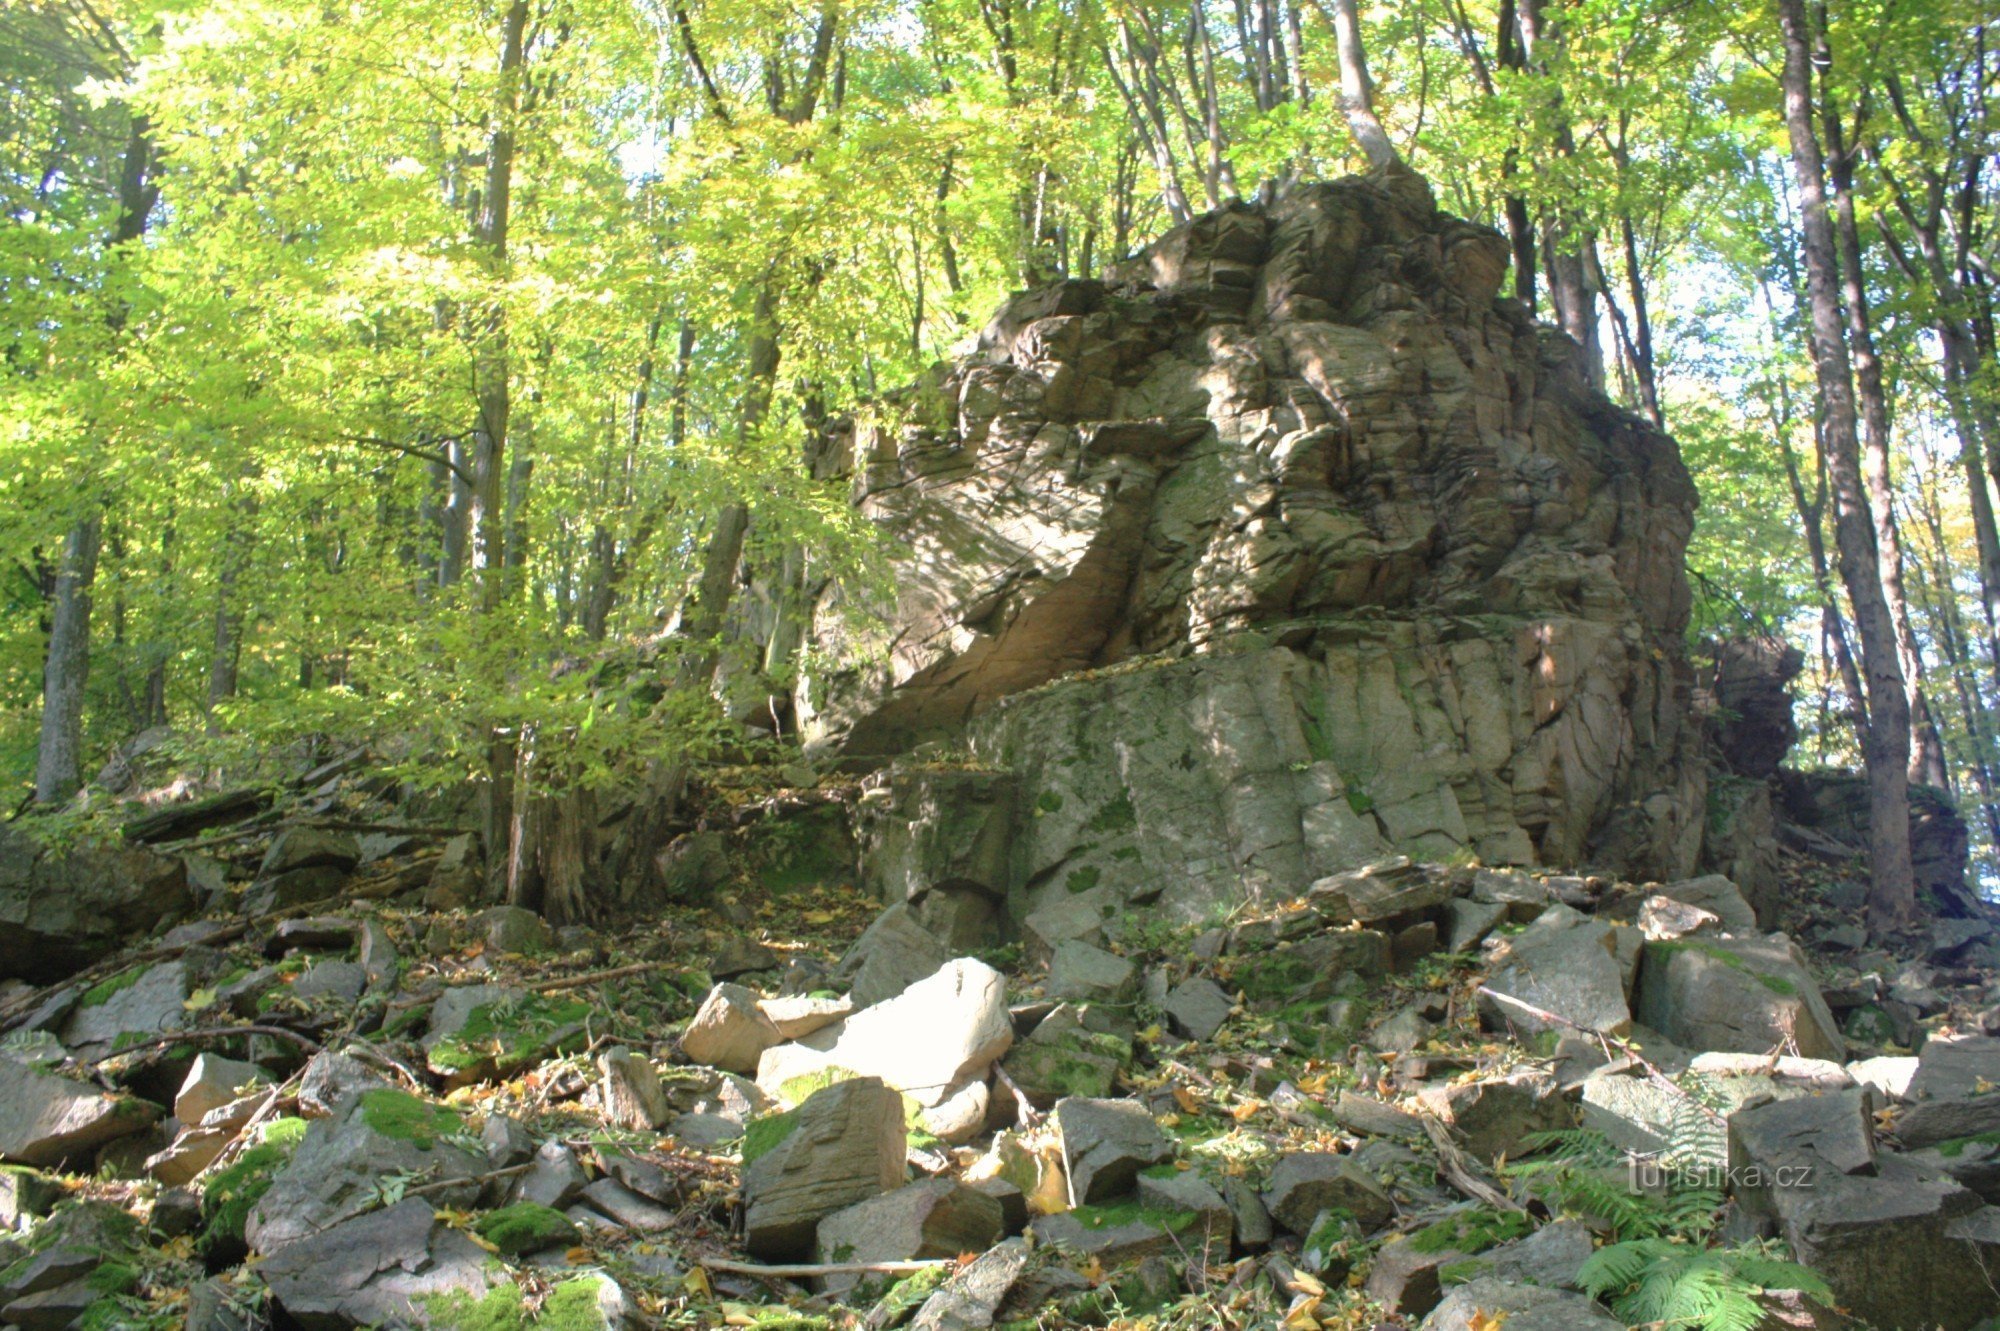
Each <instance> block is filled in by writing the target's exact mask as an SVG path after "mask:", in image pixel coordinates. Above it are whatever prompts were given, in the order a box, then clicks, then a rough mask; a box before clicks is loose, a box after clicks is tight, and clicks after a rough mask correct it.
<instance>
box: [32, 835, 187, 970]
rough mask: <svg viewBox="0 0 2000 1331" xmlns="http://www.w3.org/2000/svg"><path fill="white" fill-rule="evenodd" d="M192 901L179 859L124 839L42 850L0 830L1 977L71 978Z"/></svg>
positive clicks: (184, 872) (165, 920)
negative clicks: (156, 852)
mask: <svg viewBox="0 0 2000 1331" xmlns="http://www.w3.org/2000/svg"><path fill="white" fill-rule="evenodd" d="M195 904H196V903H195V894H194V892H193V891H192V890H191V889H190V887H189V886H188V878H187V869H186V866H185V865H184V864H183V863H182V862H181V860H180V859H179V858H178V857H176V856H169V855H157V854H155V853H154V852H152V851H150V850H147V849H145V848H144V847H142V846H136V845H132V844H129V843H127V842H125V841H123V840H119V839H110V840H102V839H98V838H86V839H84V840H82V841H79V842H77V843H76V844H74V845H71V846H68V847H66V848H58V847H55V846H52V845H51V846H44V845H42V844H40V843H38V842H37V841H35V840H34V839H33V838H32V837H31V836H30V835H29V834H28V833H26V832H24V831H22V830H20V829H19V828H17V827H0V980H6V979H23V980H27V981H29V982H30V983H32V984H52V983H54V982H56V981H58V980H62V979H66V978H67V977H69V976H71V975H73V974H75V973H76V972H77V971H79V970H81V969H83V968H84V967H85V966H88V965H90V964H91V963H93V962H95V961H98V960H100V959H102V958H103V957H105V956H108V955H109V954H110V953H111V952H112V951H113V950H114V949H116V948H117V947H118V946H119V945H120V944H121V943H123V942H124V941H125V940H126V939H128V938H132V937H134V936H137V935H139V934H142V933H148V932H151V931H152V930H154V929H157V928H158V927H159V926H160V925H161V924H163V923H165V922H167V921H169V920H171V919H173V918H174V917H175V916H177V915H180V914H182V913H184V912H186V911H190V910H192V909H193V908H194V906H195Z"/></svg>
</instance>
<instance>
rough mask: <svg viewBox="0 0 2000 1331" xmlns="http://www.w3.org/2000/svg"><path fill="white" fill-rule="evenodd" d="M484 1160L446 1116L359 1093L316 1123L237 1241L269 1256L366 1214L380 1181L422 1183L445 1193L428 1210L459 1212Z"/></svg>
mask: <svg viewBox="0 0 2000 1331" xmlns="http://www.w3.org/2000/svg"><path fill="white" fill-rule="evenodd" d="M488 1168H489V1166H488V1164H487V1161H486V1152H485V1151H484V1149H482V1148H481V1147H480V1146H479V1144H478V1143H477V1141H476V1140H474V1139H472V1138H471V1137H470V1134H469V1133H468V1132H467V1130H466V1127H465V1124H464V1122H463V1121H462V1120H461V1119H460V1118H459V1116H458V1115H457V1114H455V1113H453V1112H452V1111H451V1110H449V1109H446V1108H444V1107H443V1106H441V1105H434V1104H430V1103H429V1102H427V1101H424V1100H421V1099H419V1098H418V1097H416V1096H414V1095H411V1094H409V1093H408V1092H405V1091H397V1090H387V1089H382V1090H372V1091H363V1092H361V1093H360V1094H359V1095H355V1096H352V1097H350V1098H349V1099H347V1100H346V1101H344V1102H342V1103H341V1105H340V1106H339V1107H338V1108H336V1109H335V1111H334V1113H333V1116H332V1117H330V1118H323V1119H316V1120H314V1121H313V1122H312V1124H311V1126H309V1127H308V1128H307V1129H306V1133H305V1137H304V1138H303V1139H302V1140H301V1141H300V1142H299V1146H298V1149H297V1150H296V1151H294V1152H293V1153H292V1157H291V1159H290V1160H288V1161H287V1162H286V1163H285V1165H284V1166H283V1167H282V1168H280V1169H279V1170H278V1172H277V1173H276V1174H275V1175H273V1176H272V1179H271V1186H270V1189H269V1190H268V1191H266V1192H265V1193H264V1195H263V1196H262V1197H261V1198H260V1199H259V1200H258V1202H257V1204H256V1205H255V1206H253V1207H251V1209H250V1214H249V1217H248V1219H247V1220H246V1221H245V1222H244V1226H243V1236H244V1239H245V1240H246V1241H247V1242H248V1243H249V1245H250V1247H251V1249H252V1250H253V1251H255V1252H258V1253H261V1254H265V1255H269V1254H271V1253H275V1252H279V1251H281V1250H283V1249H284V1248H286V1247H287V1246H289V1245H290V1244H293V1243H296V1242H298V1241H299V1240H301V1239H304V1238H307V1237H309V1236H311V1235H314V1234H318V1233H319V1232H320V1231H322V1230H325V1229H328V1228H330V1227H331V1226H334V1225H337V1224H339V1223H340V1222H341V1221H343V1220H346V1219H349V1218H351V1217H353V1216H358V1215H361V1214H363V1213H364V1212H366V1211H368V1210H370V1209H372V1207H373V1206H374V1203H375V1189H376V1184H377V1183H378V1182H379V1181H380V1180H381V1179H382V1178H383V1177H384V1176H386V1175H390V1174H397V1173H409V1174H412V1175H422V1176H424V1177H425V1178H426V1179H428V1180H429V1181H430V1182H432V1183H436V1184H442V1185H443V1186H441V1187H437V1188H434V1189H433V1190H432V1191H430V1192H427V1193H426V1194H425V1199H426V1201H428V1202H429V1203H430V1204H432V1205H434V1206H464V1205H466V1204H468V1203H469V1202H471V1201H472V1200H473V1199H474V1198H475V1197H477V1196H478V1194H479V1184H478V1183H477V1182H474V1181H472V1180H477V1179H480V1178H482V1177H483V1176H484V1175H485V1174H486V1172H487V1170H488Z"/></svg>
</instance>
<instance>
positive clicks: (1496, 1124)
mask: <svg viewBox="0 0 2000 1331" xmlns="http://www.w3.org/2000/svg"><path fill="white" fill-rule="evenodd" d="M1417 1099H1418V1101H1419V1102H1420V1103H1421V1104H1422V1105H1423V1107H1424V1109H1425V1110H1426V1111H1427V1112H1429V1113H1431V1114H1433V1115H1435V1116H1436V1117H1438V1118H1440V1119H1442V1120H1444V1121H1445V1122H1446V1123H1449V1124H1450V1125H1451V1127H1452V1129H1453V1130H1454V1131H1455V1132H1456V1133H1457V1134H1458V1136H1459V1137H1460V1138H1461V1139H1462V1141H1463V1143H1464V1146H1465V1149H1466V1150H1467V1151H1468V1152H1469V1153H1471V1154H1472V1155H1474V1156H1476V1157H1477V1158H1479V1159H1481V1160H1484V1161H1486V1162H1487V1163H1489V1164H1490V1163H1492V1162H1493V1161H1494V1160H1495V1159H1497V1158H1498V1157H1500V1156H1502V1155H1507V1156H1517V1155H1521V1154H1524V1153H1525V1149H1526V1148H1525V1147H1524V1146H1523V1139H1525V1138H1527V1137H1530V1136H1532V1135H1534V1134H1535V1133H1538V1132H1554V1131H1557V1130H1559V1129H1562V1128H1567V1127H1569V1126H1570V1125H1571V1118H1570V1111H1569V1104H1568V1102H1567V1101H1566V1100H1565V1099H1564V1098H1563V1094H1562V1091H1561V1090H1560V1088H1558V1087H1557V1085H1556V1082H1555V1078H1554V1077H1552V1076H1550V1075H1549V1074H1548V1073H1546V1072H1542V1071H1534V1070H1531V1071H1525V1072H1515V1073H1511V1074H1509V1075H1507V1076H1505V1077H1487V1078H1481V1079H1480V1080H1477V1081H1468V1082H1459V1083H1456V1084H1454V1085H1451V1086H1443V1087H1432V1088H1428V1089H1426V1090H1424V1091H1423V1092H1421V1093H1420V1094H1419V1095H1418V1097H1417Z"/></svg>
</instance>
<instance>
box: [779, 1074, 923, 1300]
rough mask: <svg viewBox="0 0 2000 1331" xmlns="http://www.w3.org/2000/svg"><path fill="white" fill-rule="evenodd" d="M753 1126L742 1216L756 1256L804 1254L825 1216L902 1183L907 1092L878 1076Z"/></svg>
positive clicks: (844, 1085)
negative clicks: (903, 1099) (899, 1091)
mask: <svg viewBox="0 0 2000 1331" xmlns="http://www.w3.org/2000/svg"><path fill="white" fill-rule="evenodd" d="M752 1126H753V1130H757V1131H755V1132H754V1133H753V1138H752V1139H751V1140H749V1141H746V1143H745V1146H744V1156H745V1161H744V1166H743V1203H744V1217H743V1224H744V1243H745V1246H747V1247H748V1248H749V1249H750V1251H751V1252H752V1253H754V1254H756V1255H757V1256H758V1257H761V1258H765V1259H767V1260H780V1261H783V1260H794V1259H802V1258H804V1257H805V1256H806V1255H807V1254H808V1253H810V1252H811V1250H812V1246H813V1241H814V1238H815V1236H816V1234H817V1231H818V1227H819V1222H820V1221H821V1220H823V1219H825V1218H826V1217H827V1216H829V1215H832V1214H833V1213H834V1212H836V1211H839V1210H842V1209H844V1208H846V1207H849V1206H852V1205H854V1204H855V1203H857V1202H863V1201H866V1200H868V1199H869V1198H871V1197H874V1196H878V1195H879V1194H881V1193H885V1192H890V1191H892V1190H894V1189H895V1188H898V1187H900V1186H901V1185H902V1182H903V1170H904V1153H905V1137H904V1131H903V1102H902V1097H901V1096H899V1095H898V1094H897V1093H896V1092H895V1091H893V1090H891V1089H890V1088H889V1087H887V1086H885V1085H884V1084H883V1083H882V1082H880V1081H878V1080H876V1079H875V1078H873V1077H862V1078H857V1079H855V1080H852V1081H844V1082H839V1083H837V1084H835V1085H832V1086H829V1087H827V1088H826V1089H825V1090H822V1091H818V1092H816V1093H815V1094H813V1095H811V1096H809V1097H808V1098H807V1099H806V1100H805V1102H804V1103H803V1104H801V1105H800V1106H799V1107H798V1108H797V1109H794V1110H788V1111H786V1113H785V1114H784V1115H781V1116H779V1117H778V1118H777V1119H774V1120H760V1121H759V1123H758V1124H753V1125H752ZM773 1139H775V1140H773Z"/></svg>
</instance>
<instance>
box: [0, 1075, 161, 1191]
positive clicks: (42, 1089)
mask: <svg viewBox="0 0 2000 1331" xmlns="http://www.w3.org/2000/svg"><path fill="white" fill-rule="evenodd" d="M156 1117H158V1111H157V1110H155V1109H154V1108H153V1107H152V1106H150V1105H148V1104H146V1103H145V1102H144V1101H141V1100H133V1099H130V1098H127V1097H124V1096H116V1095H106V1094H105V1093H104V1092H102V1091H100V1090H98V1089H96V1088H95V1087H93V1086H87V1085H85V1084H84V1083H82V1082H76V1081H70V1080H69V1079H67V1078H64V1077H58V1076H56V1075H55V1074H53V1073H50V1072H44V1071H42V1070H41V1069H40V1068H38V1067H36V1066H35V1065H33V1064H31V1063H28V1062H26V1061H25V1060H22V1059H18V1058H15V1057H14V1056H13V1055H11V1054H4V1053H0V1160H11V1161H14V1162H16V1163H18V1164H24V1165H53V1164H59V1163H60V1162H62V1161H64V1160H66V1159H69V1158H70V1157H72V1156H81V1155H82V1154H83V1153H85V1152H87V1151H92V1150H95V1149H96V1148H97V1147H99V1146H102V1145H103V1144H104V1143H106V1142H109V1141H115V1140H117V1139H118V1138H120V1137H124V1136H128V1135H130V1134H132V1133H135V1132H139V1131H141V1130H143V1129H144V1128H146V1127H147V1126H148V1125H149V1124H151V1123H152V1121H153V1120H154V1119H155V1118H156Z"/></svg>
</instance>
